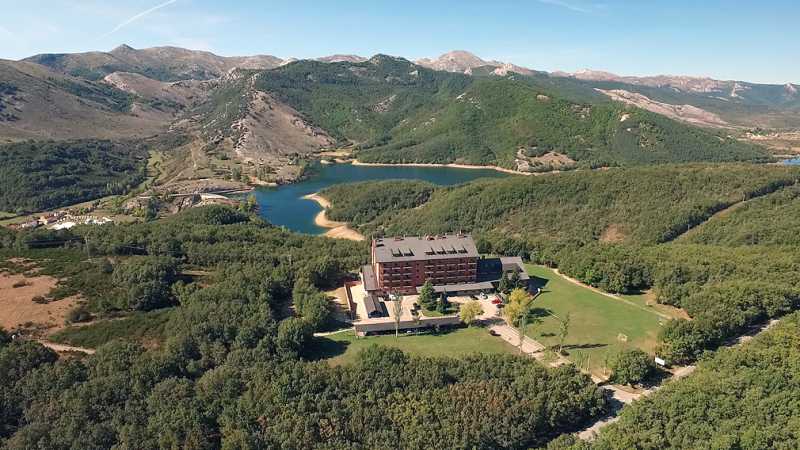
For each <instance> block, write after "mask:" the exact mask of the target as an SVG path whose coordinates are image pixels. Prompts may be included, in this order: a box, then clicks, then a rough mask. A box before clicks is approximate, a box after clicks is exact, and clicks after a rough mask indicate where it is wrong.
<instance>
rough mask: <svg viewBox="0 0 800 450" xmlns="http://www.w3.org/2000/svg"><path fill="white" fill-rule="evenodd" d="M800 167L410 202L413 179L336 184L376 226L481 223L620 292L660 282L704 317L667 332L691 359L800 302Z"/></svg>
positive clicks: (525, 252)
mask: <svg viewBox="0 0 800 450" xmlns="http://www.w3.org/2000/svg"><path fill="white" fill-rule="evenodd" d="M798 179H800V172H799V171H798V170H797V169H796V168H791V167H776V166H752V165H743V164H742V165H716V166H707V165H693V166H670V165H665V166H659V167H637V168H627V169H613V170H606V171H592V172H590V171H577V172H573V173H567V174H559V175H548V176H540V177H521V176H517V177H508V178H503V179H497V180H483V181H476V182H473V183H469V184H466V185H462V186H457V187H450V188H437V189H436V190H434V191H433V192H432V193H431V194H429V195H430V199H429V200H428V201H424V199H420V200H419V201H416V202H411V203H410V204H408V205H404V206H406V209H397V208H395V207H392V206H386V205H392V204H393V202H392V201H391V199H392V198H394V197H395V196H396V195H397V192H403V191H412V192H413V191H414V190H415V186H414V185H412V184H405V185H403V184H402V183H400V182H398V183H397V186H395V187H394V188H393V189H375V188H374V186H370V185H364V184H358V185H351V186H350V190H351V191H359V192H373V194H374V196H375V197H377V198H373V200H372V201H371V202H370V203H365V204H361V205H353V204H352V202H349V201H348V200H346V199H349V198H351V197H354V196H355V195H356V194H354V193H353V192H348V187H346V186H338V187H337V188H336V189H330V190H328V191H326V192H325V193H324V194H325V195H326V196H327V197H328V198H329V199H330V200H331V202H332V208H331V209H330V214H331V215H335V216H337V217H346V216H349V217H352V218H353V220H354V221H355V222H354V225H355V226H356V227H358V228H359V229H360V230H361V231H362V232H363V233H364V234H366V235H370V234H375V235H380V234H381V233H384V234H386V235H398V234H412V235H413V234H429V233H430V234H437V233H443V232H452V231H455V230H471V231H472V232H473V233H475V234H476V235H477V236H478V238H479V239H478V247H479V248H480V250H481V251H482V252H483V253H497V254H506V255H521V256H523V257H530V258H531V260H533V261H534V262H538V263H542V264H548V265H554V266H558V267H559V269H560V270H561V271H562V272H563V273H565V274H567V275H569V276H572V277H574V278H577V279H579V280H581V281H583V282H585V283H588V284H591V285H593V286H596V287H599V288H601V289H603V290H606V291H610V292H618V293H627V294H631V293H640V292H642V291H645V290H650V289H652V291H653V294H654V298H655V299H657V300H658V301H659V302H661V303H665V304H669V305H673V306H677V307H680V308H683V309H684V310H686V311H687V313H688V314H689V315H690V316H691V317H692V319H693V320H691V321H685V320H677V321H671V322H669V323H668V324H667V325H665V326H664V328H663V329H662V332H661V336H660V339H659V341H660V348H659V350H658V352H659V355H660V356H662V357H664V358H665V359H667V360H668V361H671V362H674V363H686V362H689V361H692V360H694V359H696V358H698V357H699V356H700V355H701V354H702V352H703V351H704V350H705V349H711V348H716V347H717V346H719V345H722V344H723V343H725V342H726V341H727V340H728V339H730V338H731V337H733V336H738V335H740V334H742V333H743V332H744V331H745V330H746V329H747V328H748V327H750V326H752V325H754V324H757V323H761V322H763V321H765V320H767V319H769V318H774V317H779V316H781V315H783V314H786V313H788V312H790V311H792V310H796V309H800V283H798V280H800V272H798V268H800V252H798V243H797V240H796V238H792V236H791V231H788V232H786V231H784V230H783V228H786V229H787V230H793V229H796V226H795V227H793V226H794V225H795V224H796V222H797V221H796V219H794V217H793V216H792V214H793V213H794V211H795V210H796V206H797V205H796V204H795V203H796V187H795V186H794V185H795V184H796V183H797V182H798ZM340 204H341V205H342V206H341V207H342V208H343V209H342V210H340V209H339V208H340V206H339V205H340ZM373 208H382V209H378V210H375V209H373ZM767 218H769V220H768V219H767ZM360 220H363V221H364V222H359V221H360ZM706 227H708V228H707V229H706ZM687 230H691V231H690V232H689V233H687ZM684 236H685V238H684ZM677 238H681V239H677ZM687 239H688V240H690V242H697V243H696V244H691V243H686V240H687ZM742 241H744V242H742ZM731 244H734V245H733V246H732V245H731Z"/></svg>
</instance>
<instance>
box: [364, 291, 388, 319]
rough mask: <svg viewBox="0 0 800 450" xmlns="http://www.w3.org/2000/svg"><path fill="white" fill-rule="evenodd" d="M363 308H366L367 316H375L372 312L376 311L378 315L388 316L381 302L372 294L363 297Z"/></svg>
mask: <svg viewBox="0 0 800 450" xmlns="http://www.w3.org/2000/svg"><path fill="white" fill-rule="evenodd" d="M364 308H365V309H366V310H367V316H369V317H375V316H374V315H373V314H374V313H378V315H379V316H380V317H385V316H388V314H387V313H386V307H385V306H384V304H383V302H381V301H380V300H378V298H377V297H376V296H374V295H372V294H370V295H367V296H366V297H364Z"/></svg>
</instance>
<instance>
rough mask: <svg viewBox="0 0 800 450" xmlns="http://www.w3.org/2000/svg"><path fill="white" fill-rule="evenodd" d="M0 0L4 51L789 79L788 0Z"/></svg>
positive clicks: (792, 25) (799, 36)
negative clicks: (387, 59)
mask: <svg viewBox="0 0 800 450" xmlns="http://www.w3.org/2000/svg"><path fill="white" fill-rule="evenodd" d="M159 6H161V7H160V8H158V7H159ZM148 10H150V11H149V12H148ZM0 11H2V14H1V15H0V58H6V59H19V58H23V57H26V56H30V55H32V54H36V53H45V52H47V53H56V52H80V51H90V50H110V49H112V48H114V47H115V46H117V45H119V44H121V43H127V44H129V45H131V46H133V47H136V48H142V47H151V46H157V45H177V46H182V47H188V48H194V49H201V50H209V51H213V52H215V53H218V54H221V55H229V56H230V55H249V54H272V55H275V56H279V57H283V58H287V57H298V58H307V57H316V56H323V55H328V54H332V53H355V54H360V55H365V56H370V55H372V54H375V53H387V54H391V55H399V56H405V57H407V58H410V59H416V58H420V57H430V56H436V55H439V54H441V53H444V52H446V51H449V50H454V49H463V50H469V51H471V52H473V53H475V54H477V55H478V56H481V57H482V58H484V59H497V60H502V61H509V62H513V63H515V64H519V65H522V66H526V67H531V68H534V69H539V70H548V71H553V70H566V71H575V70H578V69H582V68H592V69H597V70H608V71H611V72H615V73H619V74H626V75H654V74H680V75H701V76H712V77H714V78H721V79H738V80H746V81H754V82H766V83H785V82H794V83H800V54H798V53H800V52H799V51H798V44H799V43H800V26H798V19H800V2H798V1H796V0H762V1H741V0H727V1H722V0H695V1H688V0H677V1H668V0H638V1H633V0H631V1H622V0H600V1H593V0H527V1H523V0H518V1H510V0H500V1H472V0H462V1H436V0H427V1H420V0H406V1H391V2H390V1H381V0H372V1H362V0H352V1H349V0H338V1H334V0H328V1H306V0H292V1H270V0H266V1H255V0H251V1H235V2H233V1H227V2H223V1H210V0H128V1H122V0H114V1H108V0H106V1H101V0H48V1H44V0H24V1H21V0H0Z"/></svg>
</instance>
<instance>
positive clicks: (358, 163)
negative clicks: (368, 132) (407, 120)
mask: <svg viewBox="0 0 800 450" xmlns="http://www.w3.org/2000/svg"><path fill="white" fill-rule="evenodd" d="M350 164H352V165H354V166H376V167H392V166H404V167H449V168H452V169H490V170H496V171H498V172H503V173H510V174H512V175H540V174H537V173H534V172H520V171H518V170H513V169H506V168H505V167H499V166H475V165H472V164H456V163H450V164H435V163H397V164H395V163H365V162H361V161H359V160H357V159H354V160H353V161H351V162H350Z"/></svg>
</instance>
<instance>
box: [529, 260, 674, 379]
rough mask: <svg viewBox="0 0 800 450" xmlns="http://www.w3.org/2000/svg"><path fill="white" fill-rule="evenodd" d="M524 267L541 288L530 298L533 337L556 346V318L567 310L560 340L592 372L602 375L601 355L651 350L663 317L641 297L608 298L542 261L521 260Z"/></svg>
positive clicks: (574, 359)
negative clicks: (565, 329)
mask: <svg viewBox="0 0 800 450" xmlns="http://www.w3.org/2000/svg"><path fill="white" fill-rule="evenodd" d="M526 268H527V270H528V273H529V274H530V275H531V277H532V278H533V277H536V282H537V283H539V284H540V285H543V287H542V289H543V293H542V294H541V295H540V296H539V297H538V298H537V299H536V302H535V303H534V305H535V311H534V312H535V315H536V316H537V318H538V321H537V322H536V323H533V324H531V325H529V326H528V328H527V331H526V334H527V335H528V336H529V337H531V338H532V339H535V340H537V341H539V342H541V343H542V344H545V345H548V346H557V345H558V341H559V330H560V324H561V321H560V320H563V319H564V318H565V317H566V316H567V313H569V315H570V325H569V333H568V336H567V339H566V341H565V346H564V347H565V349H566V351H567V352H569V355H568V358H569V359H571V360H572V361H573V362H575V363H576V364H577V365H579V366H581V367H583V368H586V367H587V366H588V367H589V370H591V371H592V373H595V374H597V375H601V376H602V375H603V367H604V366H605V364H604V360H605V358H606V356H607V355H608V356H610V355H613V354H614V353H615V352H617V351H619V350H620V349H621V348H624V347H625V346H627V347H638V348H641V349H642V350H645V351H647V352H649V353H652V352H653V350H654V348H655V345H656V338H657V336H658V331H659V328H660V327H661V323H663V322H665V321H666V320H668V319H666V318H664V317H663V315H660V314H659V312H657V311H656V310H653V309H652V308H650V307H648V306H646V305H645V304H644V302H643V300H640V302H641V303H640V302H636V301H634V300H636V299H626V300H620V299H613V298H610V297H608V296H605V295H602V294H600V293H598V292H595V291H593V290H591V289H588V288H586V287H583V286H579V285H577V284H574V283H571V282H570V281H568V280H566V279H564V278H562V277H561V276H559V275H558V274H556V273H555V272H553V271H552V270H551V269H548V268H546V267H542V266H534V265H526ZM554 316H555V317H554ZM625 339H627V341H625Z"/></svg>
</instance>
